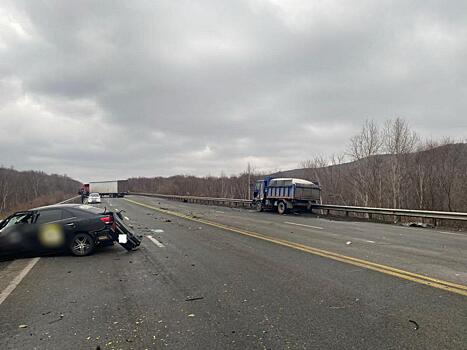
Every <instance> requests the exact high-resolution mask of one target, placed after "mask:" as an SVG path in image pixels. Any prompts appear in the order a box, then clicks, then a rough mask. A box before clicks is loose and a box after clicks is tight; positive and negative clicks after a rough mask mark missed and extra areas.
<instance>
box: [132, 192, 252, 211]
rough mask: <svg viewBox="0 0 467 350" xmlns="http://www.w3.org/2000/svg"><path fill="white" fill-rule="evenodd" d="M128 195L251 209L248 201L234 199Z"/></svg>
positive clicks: (146, 194) (154, 194) (148, 194)
mask: <svg viewBox="0 0 467 350" xmlns="http://www.w3.org/2000/svg"><path fill="white" fill-rule="evenodd" d="M129 194H133V195H137V196H146V197H157V198H165V199H172V200H178V201H182V202H186V203H200V204H212V205H222V206H230V207H244V208H250V207H251V202H252V201H251V200H248V199H235V198H215V197H196V196H178V195H171V194H156V193H136V192H130V193H129Z"/></svg>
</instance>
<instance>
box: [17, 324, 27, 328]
mask: <svg viewBox="0 0 467 350" xmlns="http://www.w3.org/2000/svg"><path fill="white" fill-rule="evenodd" d="M18 328H28V325H27V324H20V325H19V326H18Z"/></svg>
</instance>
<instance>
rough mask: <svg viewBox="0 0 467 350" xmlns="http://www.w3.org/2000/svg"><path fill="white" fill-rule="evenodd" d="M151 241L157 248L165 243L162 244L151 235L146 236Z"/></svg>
mask: <svg viewBox="0 0 467 350" xmlns="http://www.w3.org/2000/svg"><path fill="white" fill-rule="evenodd" d="M146 237H147V238H148V239H149V240H150V241H151V242H152V243H154V244H155V245H157V246H158V247H159V248H165V245H163V244H162V243H161V242H159V241H158V240H157V239H155V238H154V237H153V236H149V235H147V236H146Z"/></svg>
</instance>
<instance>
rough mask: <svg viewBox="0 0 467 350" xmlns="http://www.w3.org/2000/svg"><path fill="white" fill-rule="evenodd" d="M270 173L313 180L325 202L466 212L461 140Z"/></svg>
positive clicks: (465, 151) (465, 158) (465, 152)
mask: <svg viewBox="0 0 467 350" xmlns="http://www.w3.org/2000/svg"><path fill="white" fill-rule="evenodd" d="M273 175H274V176H284V177H298V178H304V179H309V180H311V181H319V183H320V184H321V187H322V189H323V202H326V203H332V204H345V205H362V206H375V207H387V208H393V207H395V208H408V209H427V210H446V211H464V212H465V211H467V144H465V143H457V144H446V145H442V146H438V147H432V148H429V149H425V150H422V151H418V152H412V153H406V154H398V155H391V154H379V155H373V156H370V157H366V158H363V159H359V160H356V161H353V162H350V163H343V164H336V165H331V166H325V167H313V166H310V167H308V168H301V169H294V170H288V171H281V172H278V173H275V174H273Z"/></svg>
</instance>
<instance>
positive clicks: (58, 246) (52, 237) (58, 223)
mask: <svg viewBox="0 0 467 350" xmlns="http://www.w3.org/2000/svg"><path fill="white" fill-rule="evenodd" d="M68 219H69V218H66V217H65V214H64V211H63V209H61V208H47V209H42V210H40V211H39V212H38V213H37V217H36V220H35V222H34V226H35V231H36V233H35V239H36V240H37V246H38V251H41V252H44V251H54V250H62V249H64V248H65V247H66V236H67V231H68V230H71V229H73V228H74V224H73V223H72V222H68ZM70 219H71V218H70ZM67 224H69V225H67Z"/></svg>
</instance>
